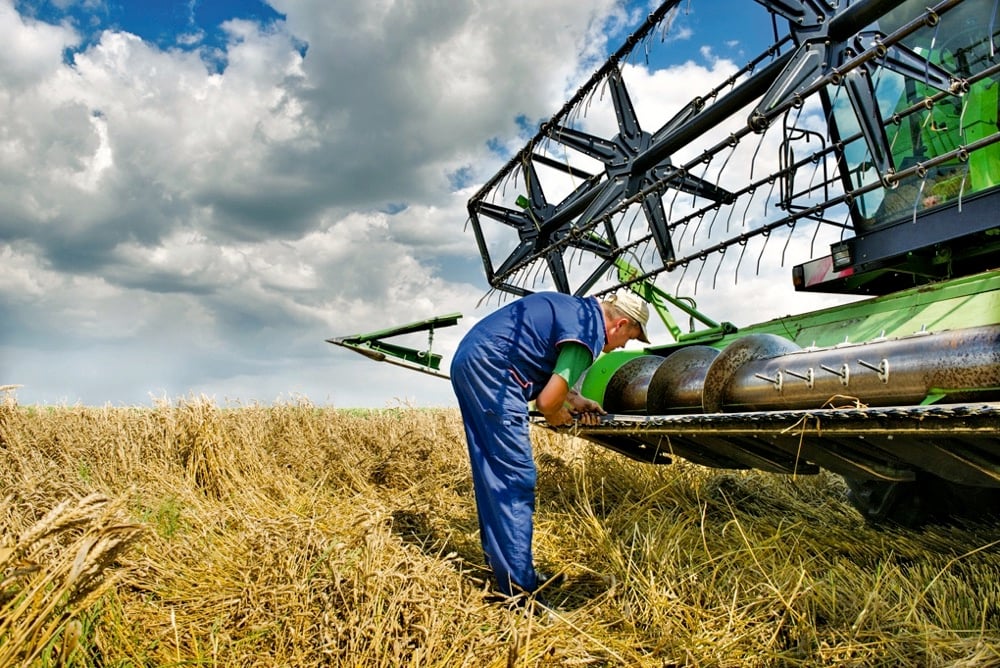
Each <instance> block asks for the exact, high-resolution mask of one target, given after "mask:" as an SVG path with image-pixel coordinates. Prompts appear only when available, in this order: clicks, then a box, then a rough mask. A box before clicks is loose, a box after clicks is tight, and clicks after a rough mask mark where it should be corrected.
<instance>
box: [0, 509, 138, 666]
mask: <svg viewBox="0 0 1000 668" xmlns="http://www.w3.org/2000/svg"><path fill="white" fill-rule="evenodd" d="M139 531H140V527H139V526H138V525H135V524H131V523H129V522H128V521H126V519H125V515H124V512H123V510H122V503H121V502H120V501H119V502H112V501H110V500H109V499H107V498H106V497H104V496H101V495H98V494H91V495H89V496H86V497H84V498H81V499H76V500H72V499H69V500H65V501H63V502H62V503H60V504H58V505H57V506H55V507H54V508H53V509H52V510H51V511H49V513H47V514H46V515H45V517H43V518H42V519H41V520H39V521H38V522H36V523H35V524H34V525H33V526H31V527H29V528H28V529H27V530H26V531H24V532H22V533H21V535H20V536H19V537H18V538H17V540H16V541H15V542H13V544H8V545H5V546H4V547H2V548H0V578H2V579H0V604H2V607H0V665H4V666H9V665H15V664H17V663H21V664H28V663H30V662H32V661H34V660H35V659H37V658H38V657H39V655H40V654H41V653H42V652H43V650H45V648H46V647H47V646H48V645H49V644H50V643H51V642H52V641H53V639H55V638H56V637H57V636H58V635H59V634H60V633H62V634H63V644H62V648H61V650H60V652H59V656H60V657H63V659H64V660H68V657H69V655H70V654H71V653H72V651H73V649H74V647H75V645H76V642H77V639H78V638H79V635H80V626H79V624H78V622H74V618H75V617H76V616H77V615H79V614H80V613H81V612H82V611H83V610H85V609H86V608H87V607H88V605H90V604H91V603H92V602H93V601H94V600H96V599H97V597H99V596H100V595H101V593H102V592H103V591H104V589H105V588H106V587H108V586H110V584H111V582H112V580H111V579H110V578H107V577H105V576H106V573H107V571H108V570H109V569H111V568H112V567H113V566H114V565H115V562H116V559H117V557H118V555H119V554H121V552H122V550H124V549H125V548H126V547H127V546H128V545H129V544H130V543H131V542H132V541H133V540H134V539H135V538H136V536H137V535H138V533H139Z"/></svg>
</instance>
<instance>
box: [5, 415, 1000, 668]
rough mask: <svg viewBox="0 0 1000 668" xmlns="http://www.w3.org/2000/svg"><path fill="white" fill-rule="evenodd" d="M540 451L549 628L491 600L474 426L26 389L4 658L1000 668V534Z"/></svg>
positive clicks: (534, 613)
mask: <svg viewBox="0 0 1000 668" xmlns="http://www.w3.org/2000/svg"><path fill="white" fill-rule="evenodd" d="M533 434H534V436H533V437H534V440H535V452H536V459H537V462H538V468H539V488H538V507H537V515H536V533H535V553H536V558H537V559H538V561H539V566H540V567H541V569H542V570H545V571H547V572H550V573H562V574H564V575H565V576H566V577H565V580H564V581H563V582H562V583H561V584H560V585H559V586H558V587H550V588H549V591H546V592H545V593H546V596H547V598H548V600H549V601H550V602H551V603H552V604H553V606H554V607H553V609H551V610H544V609H541V608H540V607H536V606H532V605H529V606H528V607H527V609H509V608H508V607H506V606H504V605H501V604H500V603H498V602H497V601H496V597H495V596H494V595H493V594H492V592H491V591H490V589H489V585H488V578H487V573H485V572H484V570H483V561H482V555H481V552H480V549H479V539H478V535H477V524H476V516H475V504H474V500H473V496H472V484H471V479H470V476H469V470H468V462H467V460H466V454H465V445H464V438H463V434H462V426H461V421H460V419H459V416H458V414H457V411H454V410H450V409H441V410H417V409H412V408H408V407H405V406H404V407H399V408H392V409H385V410H377V411H347V410H335V409H330V408H317V407H314V406H312V405H310V404H309V403H308V402H307V401H301V402H298V403H289V404H284V405H273V406H256V405H250V406H244V405H226V406H219V405H216V404H215V403H213V402H212V401H209V400H206V399H202V398H190V399H183V400H178V401H165V402H163V403H161V404H157V405H155V406H153V407H136V408H129V407H104V408H89V407H80V406H63V407H35V406H20V405H18V404H17V403H16V401H15V400H14V399H13V397H12V396H11V395H8V396H7V398H6V400H2V401H0V485H2V494H0V498H2V499H3V508H2V513H0V541H2V542H0V569H2V576H0V577H2V579H3V580H2V587H0V597H2V598H0V665H3V666H7V665H39V666H46V665H68V666H94V667H96V666H294V667H300V666H303V667H307V666H359V667H362V666H364V667H368V666H372V667H375V666H387V667H388V666H441V667H448V668H453V667H457V666H470V667H472V666H475V667H479V666H798V665H801V666H939V665H940V666H945V665H947V666H980V665H983V666H986V665H997V664H998V663H1000V616H998V613H1000V554H998V548H1000V543H998V541H1000V528H994V527H988V526H979V527H974V526H970V527H964V528H961V529H959V528H949V529H946V528H932V529H927V530H924V531H921V532H905V531H887V530H875V529H873V528H870V527H868V526H866V525H865V524H864V523H863V522H862V520H861V518H860V516H858V515H857V514H856V513H855V512H854V511H853V510H852V509H851V508H850V507H849V505H848V504H847V503H846V501H845V498H844V488H843V485H842V483H841V481H840V480H839V479H838V478H836V477H834V476H828V475H820V476H816V477H799V478H797V479H790V478H786V477H780V476H775V475H768V474H764V473H757V472H735V471H715V470H709V469H704V468H700V467H697V466H694V465H690V464H686V463H684V462H675V463H674V464H673V465H671V466H667V467H659V468H657V467H653V466H650V465H645V464H640V463H636V462H632V461H630V460H628V459H626V458H623V457H621V456H620V455H617V454H614V453H611V452H608V451H605V450H602V449H600V448H598V447H596V446H593V445H590V444H588V443H586V442H585V441H582V440H578V439H574V438H572V437H568V436H564V435H558V434H554V433H551V432H549V431H546V430H544V429H536V430H534V431H533Z"/></svg>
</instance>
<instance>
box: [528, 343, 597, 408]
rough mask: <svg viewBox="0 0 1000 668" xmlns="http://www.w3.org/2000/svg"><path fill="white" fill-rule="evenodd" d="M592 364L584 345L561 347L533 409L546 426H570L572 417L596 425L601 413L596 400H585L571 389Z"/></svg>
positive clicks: (574, 344) (570, 344) (565, 345)
mask: <svg viewBox="0 0 1000 668" xmlns="http://www.w3.org/2000/svg"><path fill="white" fill-rule="evenodd" d="M592 362H593V358H592V357H591V354H590V351H589V350H588V349H587V347H586V346H584V345H583V344H580V343H575V342H567V343H565V344H563V345H562V346H560V348H559V358H558V360H557V361H556V368H555V369H554V370H553V372H552V376H551V377H550V378H549V381H548V382H547V383H546V384H545V387H544V388H542V392H541V393H540V394H539V395H538V398H536V399H535V408H537V409H538V410H539V411H540V412H541V413H542V415H544V416H545V420H546V421H547V422H548V423H549V424H552V425H555V426H559V425H563V424H569V423H571V422H572V421H573V414H580V415H582V417H583V420H584V422H586V423H596V421H597V417H596V416H597V414H600V413H603V412H604V411H603V410H602V409H601V407H600V405H599V404H598V403H597V402H596V401H591V400H590V399H585V398H584V397H582V396H580V395H579V394H578V393H577V392H576V391H575V390H571V389H570V387H571V386H572V385H574V384H576V381H577V380H579V378H580V376H581V375H583V372H584V371H586V370H587V367H589V366H590V364H591V363H592Z"/></svg>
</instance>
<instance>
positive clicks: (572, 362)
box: [552, 341, 593, 387]
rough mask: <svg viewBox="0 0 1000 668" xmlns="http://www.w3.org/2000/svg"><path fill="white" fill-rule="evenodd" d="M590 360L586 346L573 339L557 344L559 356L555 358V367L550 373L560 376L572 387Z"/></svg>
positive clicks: (589, 363)
mask: <svg viewBox="0 0 1000 668" xmlns="http://www.w3.org/2000/svg"><path fill="white" fill-rule="evenodd" d="M592 362H593V359H592V358H591V356H590V350H588V349H587V346H585V345H583V344H582V343H577V342H575V341H567V342H566V343H564V344H562V345H561V346H559V358H558V359H556V368H555V369H553V370H552V373H554V374H556V375H559V376H562V377H563V380H565V381H566V384H567V385H569V386H570V387H573V386H574V385H576V381H578V380H580V376H582V375H583V372H584V371H586V370H587V367H589V366H590V365H591V363H592Z"/></svg>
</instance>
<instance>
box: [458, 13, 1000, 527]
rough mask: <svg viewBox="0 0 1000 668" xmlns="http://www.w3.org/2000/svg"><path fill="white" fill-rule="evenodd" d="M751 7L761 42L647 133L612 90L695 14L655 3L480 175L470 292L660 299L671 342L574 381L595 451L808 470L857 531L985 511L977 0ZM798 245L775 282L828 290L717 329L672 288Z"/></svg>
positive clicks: (996, 180) (731, 274) (985, 122)
mask: <svg viewBox="0 0 1000 668" xmlns="http://www.w3.org/2000/svg"><path fill="white" fill-rule="evenodd" d="M748 1H749V0H748ZM756 2H757V5H759V9H760V11H761V12H767V13H769V15H770V18H771V23H772V26H773V29H774V36H773V41H772V43H771V44H770V45H769V46H768V48H766V49H765V50H764V51H763V52H762V53H761V54H760V55H758V56H757V57H755V58H752V59H751V60H749V61H748V62H747V63H746V65H744V66H743V67H735V66H734V67H732V68H728V69H727V68H723V67H717V68H713V69H712V70H711V71H710V72H709V71H708V70H706V72H705V73H704V74H705V75H706V77H705V79H704V80H705V81H706V83H705V84H704V89H703V90H698V91H693V94H692V95H691V96H690V97H689V98H688V99H687V100H686V101H684V102H681V103H676V104H675V107H674V111H673V112H672V114H671V115H670V117H669V118H668V119H667V120H666V121H665V122H662V123H660V124H659V125H658V126H656V127H655V129H648V128H646V127H645V126H644V125H643V124H642V123H640V120H639V119H640V114H639V113H638V112H637V108H636V105H635V104H634V103H633V97H634V94H633V92H634V90H635V84H633V83H631V82H632V81H637V82H642V83H643V85H649V83H648V82H649V79H650V77H648V76H644V75H648V69H647V68H646V63H648V62H651V61H653V60H655V58H656V56H655V51H656V49H658V48H665V49H666V48H673V47H675V46H676V42H671V41H669V40H666V39H663V36H664V35H669V34H670V31H671V29H672V28H673V27H674V26H675V25H676V24H677V23H678V22H682V21H683V20H684V17H685V16H686V14H685V13H684V12H692V11H695V12H696V11H699V10H700V9H702V8H704V9H705V10H706V11H716V10H715V8H714V7H712V6H711V4H710V3H708V2H703V3H700V4H701V5H702V6H703V7H700V6H699V3H697V2H691V1H690V0H685V1H684V2H681V1H680V0H668V1H667V2H665V3H664V4H663V5H662V6H661V7H659V8H658V9H657V10H656V11H655V12H653V13H652V14H650V15H649V17H648V19H647V20H646V22H645V23H644V24H643V25H642V26H641V27H640V28H639V29H638V30H637V31H636V32H635V33H634V34H633V35H632V36H631V37H630V38H629V39H628V40H627V42H626V43H625V45H624V46H622V47H621V48H620V49H619V50H618V51H617V52H615V53H614V54H613V55H612V56H611V58H609V59H608V60H607V62H605V63H604V65H603V66H602V67H600V68H599V69H598V70H597V71H596V72H595V73H594V75H593V76H592V77H591V78H590V79H589V80H588V81H587V82H586V83H585V84H584V85H583V86H582V87H581V88H580V89H579V90H578V91H577V93H576V94H575V95H574V96H573V97H572V98H571V99H570V100H569V101H568V102H567V103H566V105H565V106H564V107H563V108H562V109H561V110H559V111H558V112H557V113H556V114H555V115H554V116H552V118H551V119H549V120H548V121H547V122H545V123H543V124H542V125H541V127H540V129H539V131H538V132H537V134H535V136H534V137H532V138H531V140H530V141H528V143H527V144H526V145H525V146H524V147H523V148H522V149H521V150H520V151H519V152H518V153H517V154H516V155H514V156H513V157H512V159H511V160H510V161H509V162H508V163H507V164H506V165H505V166H504V167H503V168H502V169H501V170H500V171H499V172H498V173H497V174H496V175H495V176H494V177H493V178H492V179H490V180H489V181H487V182H486V183H485V184H484V185H483V187H482V188H481V189H480V190H479V191H478V192H477V193H476V194H475V195H474V196H473V197H472V198H471V200H470V201H469V207H468V209H469V216H470V222H471V227H472V229H473V232H474V234H475V238H476V241H477V244H478V248H479V251H480V255H481V256H482V260H483V265H484V269H485V272H486V276H487V279H488V281H489V284H490V286H491V287H492V288H493V290H494V291H496V293H497V294H501V295H502V294H511V295H523V294H526V293H529V292H532V291H535V290H540V289H552V290H559V291H562V292H567V293H573V294H578V295H584V294H597V295H601V294H605V293H608V292H611V291H613V290H619V289H629V290H634V291H636V292H637V293H639V294H640V295H642V296H643V297H644V298H646V299H647V301H649V302H650V303H651V305H652V306H653V307H654V310H655V311H656V312H657V313H659V314H660V316H661V318H662V320H663V323H664V325H665V327H666V330H667V333H668V335H669V336H670V338H671V339H672V340H669V341H665V342H663V343H662V344H660V345H652V346H650V347H648V348H647V349H646V350H644V351H642V352H641V353H631V352H630V353H625V352H621V353H612V354H608V355H604V356H602V357H601V358H599V359H598V360H597V362H596V363H595V364H594V366H593V367H592V368H591V369H590V371H588V373H587V375H586V377H585V379H584V382H583V385H582V387H581V391H582V392H583V394H585V395H586V396H589V397H591V398H594V399H596V400H598V401H601V402H602V404H603V405H604V407H605V409H606V410H608V411H609V413H610V415H609V416H608V418H607V419H606V420H605V421H604V422H603V423H601V424H600V425H596V426H583V425H580V426H578V427H577V430H578V431H577V433H578V434H579V435H581V436H583V437H585V438H588V439H590V440H592V441H593V442H595V443H598V444H601V445H603V446H605V447H609V448H611V449H614V450H616V451H618V452H621V453H624V454H626V455H628V456H630V457H634V458H637V459H641V460H643V461H648V462H652V463H667V462H669V461H670V459H671V457H674V456H679V457H684V458H686V459H689V460H691V461H693V462H695V463H698V464H702V465H706V466H714V467H725V468H756V469H761V470H764V471H770V472H775V473H788V474H806V473H813V472H816V471H818V470H819V469H820V468H825V469H828V470H830V471H833V472H835V473H838V474H840V475H842V476H844V478H845V479H846V480H847V482H848V484H849V486H850V488H851V491H852V499H853V501H854V503H855V505H856V506H857V507H858V508H859V509H860V510H861V511H862V512H863V513H864V514H865V515H866V517H868V518H869V519H871V520H874V521H882V520H886V521H895V522H902V523H906V524H917V523H920V522H924V521H928V520H938V519H945V518H946V517H953V516H963V515H964V516H974V517H978V516H980V515H982V514H985V513H992V512H996V511H997V510H1000V436H998V434H1000V352H998V350H1000V345H998V344H1000V270H998V269H997V268H998V267H1000V223H998V219H997V214H998V212H1000V145H998V142H1000V129H998V123H997V121H998V107H1000V93H998V91H1000V54H998V53H997V45H998V44H1000V35H998V34H997V33H998V32H1000V20H998V19H1000V14H998V12H1000V10H998V3H996V2H995V0H944V1H943V2H939V3H937V4H936V5H934V6H930V7H928V6H927V3H925V2H918V1H916V0H855V1H854V2H844V1H841V2H823V1H819V0H756ZM640 46H641V47H643V48H641V49H638V47H640ZM637 50H639V51H640V52H641V53H642V54H643V56H644V58H645V61H644V62H641V63H633V62H632V60H633V58H635V56H634V52H635V51H637ZM651 54H652V55H651ZM708 74H715V75H716V76H717V80H716V81H712V82H708V81H707V75H708ZM796 256H797V257H798V260H797V261H798V262H799V264H796V265H795V266H794V267H793V268H792V270H791V279H792V280H791V281H790V282H789V283H790V286H789V288H790V291H798V292H816V293H831V294H841V295H845V296H846V297H848V298H845V299H844V300H843V301H844V303H842V304H840V305H836V306H832V307H827V308H824V309H819V310H810V311H808V312H805V313H801V314H797V315H790V316H784V317H781V318H777V319H773V320H768V321H765V322H757V323H751V324H746V325H741V326H740V328H739V329H737V328H736V327H735V326H733V325H731V324H729V323H725V322H723V323H721V324H720V323H718V322H716V321H714V320H712V319H711V318H709V317H708V316H706V315H704V314H702V313H701V312H700V311H699V310H698V308H697V307H696V305H695V303H694V300H693V299H690V298H688V297H686V296H685V295H686V294H695V293H697V292H698V290H706V289H718V288H719V287H720V285H721V284H731V283H730V281H737V280H739V279H740V276H741V274H747V273H753V274H756V275H758V279H757V280H762V281H767V282H768V283H770V282H771V281H772V275H773V267H774V266H776V265H783V264H784V261H785V259H786V257H789V258H793V257H796ZM668 279H670V281H671V283H672V285H673V288H672V289H671V290H666V289H664V288H663V287H661V285H662V284H663V283H665V282H666V281H667V280H668ZM750 280H755V279H753V278H752V277H751V279H750ZM678 312H680V313H683V314H684V315H685V316H687V317H688V318H689V319H690V321H691V327H690V328H689V331H686V332H682V331H681V328H680V327H678V326H677V324H676V321H675V319H674V315H673V314H677V313H678Z"/></svg>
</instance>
